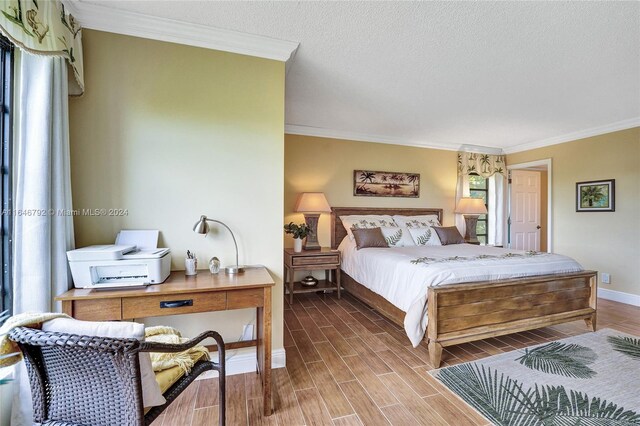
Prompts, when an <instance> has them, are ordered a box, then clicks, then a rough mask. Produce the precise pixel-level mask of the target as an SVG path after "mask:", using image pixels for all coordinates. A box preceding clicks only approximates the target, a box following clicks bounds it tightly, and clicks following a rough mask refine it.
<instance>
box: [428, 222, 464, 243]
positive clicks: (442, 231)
mask: <svg viewBox="0 0 640 426" xmlns="http://www.w3.org/2000/svg"><path fill="white" fill-rule="evenodd" d="M433 229H435V231H436V232H437V234H438V238H440V243H441V244H442V245H443V246H448V245H450V244H464V238H462V235H460V231H458V228H456V227H455V226H434V227H433Z"/></svg>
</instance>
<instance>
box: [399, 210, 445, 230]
mask: <svg viewBox="0 0 640 426" xmlns="http://www.w3.org/2000/svg"><path fill="white" fill-rule="evenodd" d="M393 220H394V221H395V222H396V224H397V225H398V226H400V227H403V228H410V229H411V228H428V227H430V226H440V222H439V221H438V216H437V215H435V214H425V215H419V216H400V215H395V216H393Z"/></svg>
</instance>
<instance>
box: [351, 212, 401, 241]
mask: <svg viewBox="0 0 640 426" xmlns="http://www.w3.org/2000/svg"><path fill="white" fill-rule="evenodd" d="M340 220H341V221H342V225H343V226H344V227H345V229H346V230H347V235H349V238H351V239H352V240H353V238H354V236H353V232H351V230H352V229H354V228H355V229H371V228H380V227H382V226H389V227H397V226H398V225H396V223H395V222H394V221H393V218H392V217H391V216H389V215H361V216H358V215H352V216H340Z"/></svg>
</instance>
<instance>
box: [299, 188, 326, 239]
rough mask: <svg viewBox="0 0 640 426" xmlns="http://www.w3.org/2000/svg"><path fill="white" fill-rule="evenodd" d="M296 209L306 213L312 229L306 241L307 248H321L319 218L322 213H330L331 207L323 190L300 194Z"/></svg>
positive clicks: (305, 216) (308, 224)
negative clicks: (319, 242)
mask: <svg viewBox="0 0 640 426" xmlns="http://www.w3.org/2000/svg"><path fill="white" fill-rule="evenodd" d="M295 211H296V212H298V213H304V221H305V222H306V224H307V226H308V227H309V228H310V229H311V232H310V233H309V235H307V239H306V240H305V243H304V247H303V248H304V249H305V250H319V249H320V244H318V220H319V219H320V213H328V212H330V211H331V207H330V206H329V203H328V202H327V198H326V197H325V196H324V193H322V192H303V193H301V194H300V195H298V201H297V202H296V208H295Z"/></svg>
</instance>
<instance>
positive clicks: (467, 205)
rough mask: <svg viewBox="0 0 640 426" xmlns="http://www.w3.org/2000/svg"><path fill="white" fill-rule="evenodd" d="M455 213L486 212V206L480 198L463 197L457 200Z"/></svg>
mask: <svg viewBox="0 0 640 426" xmlns="http://www.w3.org/2000/svg"><path fill="white" fill-rule="evenodd" d="M456 213H461V214H486V213H487V207H486V206H485V205H484V200H483V199H482V198H471V197H463V198H461V199H460V201H458V207H456Z"/></svg>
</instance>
